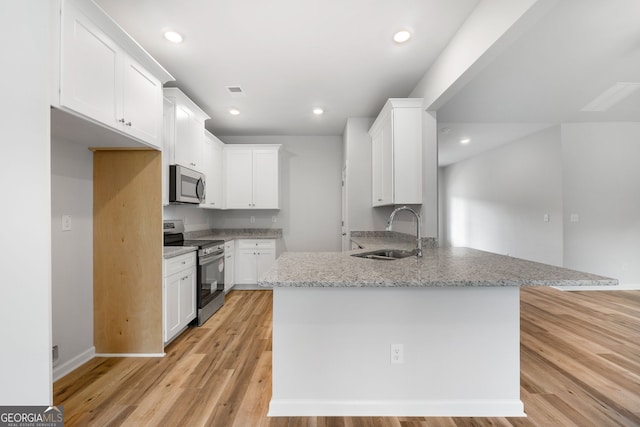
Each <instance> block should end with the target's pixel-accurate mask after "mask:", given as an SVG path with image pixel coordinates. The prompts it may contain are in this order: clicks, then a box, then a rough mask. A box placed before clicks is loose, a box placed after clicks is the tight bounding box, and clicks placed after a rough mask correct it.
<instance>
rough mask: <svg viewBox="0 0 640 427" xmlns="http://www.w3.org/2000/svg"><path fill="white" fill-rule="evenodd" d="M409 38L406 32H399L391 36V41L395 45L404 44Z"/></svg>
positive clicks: (409, 34)
mask: <svg viewBox="0 0 640 427" xmlns="http://www.w3.org/2000/svg"><path fill="white" fill-rule="evenodd" d="M410 38H411V33H410V32H409V31H408V30H400V31H398V32H397V33H395V34H394V35H393V41H394V42H396V43H405V42H406V41H408V40H409V39H410Z"/></svg>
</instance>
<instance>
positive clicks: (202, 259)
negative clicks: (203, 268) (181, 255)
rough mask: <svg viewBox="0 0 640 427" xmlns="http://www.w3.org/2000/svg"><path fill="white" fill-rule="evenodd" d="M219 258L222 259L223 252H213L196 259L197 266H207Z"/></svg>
mask: <svg viewBox="0 0 640 427" xmlns="http://www.w3.org/2000/svg"><path fill="white" fill-rule="evenodd" d="M220 258H224V251H222V252H214V253H212V254H209V255H205V256H201V257H198V265H204V264H209V263H211V262H215V261H217V260H219V259H220Z"/></svg>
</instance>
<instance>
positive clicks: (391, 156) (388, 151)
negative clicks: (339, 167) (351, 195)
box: [369, 98, 422, 207]
mask: <svg viewBox="0 0 640 427" xmlns="http://www.w3.org/2000/svg"><path fill="white" fill-rule="evenodd" d="M369 135H370V136H371V171H372V174H371V179H372V183H371V184H372V205H373V206H374V207H375V206H387V205H397V204H421V203H422V98H407V99H399V98H392V99H389V100H388V101H387V103H386V104H385V105H384V107H383V108H382V111H381V112H380V114H379V115H378V117H377V118H376V120H375V122H374V123H373V125H372V126H371V129H369Z"/></svg>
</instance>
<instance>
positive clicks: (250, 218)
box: [249, 215, 256, 224]
mask: <svg viewBox="0 0 640 427" xmlns="http://www.w3.org/2000/svg"><path fill="white" fill-rule="evenodd" d="M249 222H251V224H255V223H256V217H255V216H253V215H251V217H249Z"/></svg>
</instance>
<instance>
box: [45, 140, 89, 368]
mask: <svg viewBox="0 0 640 427" xmlns="http://www.w3.org/2000/svg"><path fill="white" fill-rule="evenodd" d="M62 215H70V216H71V230H69V231H63V230H62ZM51 253H52V254H51V256H52V259H51V261H52V268H51V278H52V284H51V288H52V297H51V300H52V301H51V302H52V322H53V345H57V346H58V349H59V350H58V351H59V359H58V361H57V362H54V369H53V374H54V380H56V379H58V378H60V377H61V376H64V375H65V374H67V373H68V372H70V371H71V370H73V369H75V368H77V367H78V366H79V365H81V364H82V363H84V362H86V361H87V360H89V359H90V358H92V357H93V355H94V353H95V351H94V348H93V154H92V153H91V151H89V150H88V148H87V147H86V146H83V145H80V144H76V143H73V142H67V141H62V140H56V139H52V141H51Z"/></svg>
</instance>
